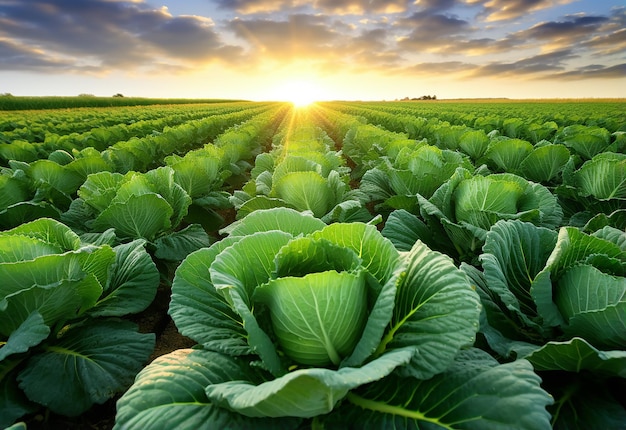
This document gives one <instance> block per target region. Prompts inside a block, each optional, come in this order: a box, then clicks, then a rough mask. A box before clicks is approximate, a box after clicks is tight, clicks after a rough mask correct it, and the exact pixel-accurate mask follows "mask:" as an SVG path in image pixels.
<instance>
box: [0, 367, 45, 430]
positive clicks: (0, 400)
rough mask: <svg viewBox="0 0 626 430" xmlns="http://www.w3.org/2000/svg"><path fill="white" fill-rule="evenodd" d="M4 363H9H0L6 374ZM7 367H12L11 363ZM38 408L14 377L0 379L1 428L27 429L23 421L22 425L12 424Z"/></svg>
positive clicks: (1, 369) (0, 368)
mask: <svg viewBox="0 0 626 430" xmlns="http://www.w3.org/2000/svg"><path fill="white" fill-rule="evenodd" d="M3 364H7V362H6V361H4V362H1V363H0V371H2V373H3V374H4V373H5V372H4V369H3V368H2V367H3V366H2V365H3ZM7 367H8V368H10V367H11V365H10V364H9V366H7ZM36 410H37V407H36V406H35V404H34V403H32V402H30V401H29V400H28V399H27V398H26V396H25V395H24V393H22V392H21V391H20V389H19V388H18V387H17V384H16V383H15V379H14V378H12V377H10V376H9V377H4V378H1V379H0V411H2V415H0V428H3V429H5V430H8V429H12V428H15V429H16V430H18V429H19V430H26V425H25V424H23V423H22V424H23V425H22V426H20V423H16V424H15V425H14V426H11V424H13V423H14V422H15V420H17V419H18V418H20V417H22V416H24V415H26V414H28V413H31V412H35V411H36ZM9 426H11V427H9Z"/></svg>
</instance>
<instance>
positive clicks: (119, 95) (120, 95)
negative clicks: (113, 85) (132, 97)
mask: <svg viewBox="0 0 626 430" xmlns="http://www.w3.org/2000/svg"><path fill="white" fill-rule="evenodd" d="M113 97H124V94H122V93H117V94H113Z"/></svg>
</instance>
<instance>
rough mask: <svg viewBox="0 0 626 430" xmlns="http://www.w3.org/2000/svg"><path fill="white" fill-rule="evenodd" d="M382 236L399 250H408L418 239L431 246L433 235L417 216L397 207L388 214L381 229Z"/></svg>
mask: <svg viewBox="0 0 626 430" xmlns="http://www.w3.org/2000/svg"><path fill="white" fill-rule="evenodd" d="M382 234H383V236H385V237H386V238H387V239H389V240H390V241H391V243H393V245H394V246H395V247H396V249H397V250H399V251H410V250H411V248H413V245H414V244H415V242H417V241H418V240H421V241H422V242H424V243H425V244H427V245H429V246H431V245H432V241H433V237H432V234H431V231H430V229H429V228H428V226H427V225H426V224H425V223H424V222H423V221H422V220H421V219H419V218H418V217H417V216H415V215H413V214H412V213H409V212H408V211H405V210H404V209H398V210H396V211H393V212H391V213H390V214H389V217H388V218H387V221H386V222H385V226H384V227H383V230H382Z"/></svg>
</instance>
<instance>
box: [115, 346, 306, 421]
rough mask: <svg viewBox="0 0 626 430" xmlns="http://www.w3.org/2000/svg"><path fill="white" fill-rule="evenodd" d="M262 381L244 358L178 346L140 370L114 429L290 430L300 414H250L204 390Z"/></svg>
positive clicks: (121, 403) (121, 404)
mask: <svg viewBox="0 0 626 430" xmlns="http://www.w3.org/2000/svg"><path fill="white" fill-rule="evenodd" d="M232 380H247V381H262V375H261V374H260V373H258V372H255V371H254V370H253V369H252V368H251V367H250V366H249V365H248V362H247V361H243V360H238V359H235V358H231V357H228V356H226V355H222V354H218V353H215V352H210V351H203V350H192V349H181V350H178V351H174V352H172V353H170V354H167V355H164V356H161V357H159V358H157V359H156V360H155V361H154V362H152V363H151V364H150V365H149V366H147V367H146V368H144V369H143V370H142V371H141V372H140V373H139V374H138V375H137V379H136V383H135V384H134V385H133V386H132V387H131V388H130V389H129V390H128V391H127V392H126V393H125V394H124V395H123V396H122V398H121V399H120V400H119V401H118V404H117V416H116V419H115V427H114V429H116V430H121V429H128V430H132V429H142V430H143V429H148V428H149V429H154V430H169V429H172V428H193V429H198V430H211V429H216V428H229V429H233V430H238V429H239V430H247V429H250V428H255V429H259V430H266V429H267V430H283V429H285V430H288V429H296V428H298V427H299V425H300V421H301V420H300V419H298V418H249V417H246V416H243V415H241V414H238V413H235V412H232V411H230V410H229V409H226V408H222V407H220V406H218V405H217V404H215V403H214V402H212V401H210V400H209V399H208V398H207V396H206V394H205V388H206V387H207V386H211V385H213V384H219V383H221V382H225V381H232Z"/></svg>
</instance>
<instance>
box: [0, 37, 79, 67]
mask: <svg viewBox="0 0 626 430" xmlns="http://www.w3.org/2000/svg"><path fill="white" fill-rule="evenodd" d="M73 67H74V64H73V62H71V61H67V60H63V59H58V58H52V57H50V56H48V55H46V54H45V53H43V52H41V51H38V50H35V49H31V48H28V47H25V46H21V45H18V44H16V43H14V42H11V41H7V40H0V70H16V71H24V70H26V71H39V70H46V71H48V72H51V73H54V72H66V71H69V70H71V69H73ZM84 70H85V69H84Z"/></svg>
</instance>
